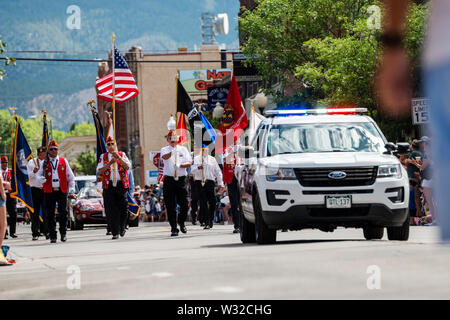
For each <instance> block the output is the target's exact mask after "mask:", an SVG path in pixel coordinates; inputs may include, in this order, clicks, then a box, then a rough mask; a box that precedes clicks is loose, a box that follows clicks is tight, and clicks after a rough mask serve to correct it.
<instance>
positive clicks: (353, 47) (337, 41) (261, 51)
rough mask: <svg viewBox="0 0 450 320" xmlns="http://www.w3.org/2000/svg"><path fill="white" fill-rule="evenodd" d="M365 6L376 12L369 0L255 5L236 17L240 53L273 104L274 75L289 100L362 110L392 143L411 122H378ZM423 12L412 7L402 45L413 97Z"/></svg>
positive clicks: (373, 46) (373, 50)
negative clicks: (291, 96) (406, 53)
mask: <svg viewBox="0 0 450 320" xmlns="http://www.w3.org/2000/svg"><path fill="white" fill-rule="evenodd" d="M371 5H378V6H379V7H380V8H381V7H382V5H381V3H379V2H378V1H374V0H359V1H355V0H340V1H336V0H270V1H269V0H260V1H259V5H258V7H257V8H256V9H255V10H253V11H246V12H245V13H244V14H243V15H242V17H241V18H240V28H241V31H242V32H243V34H244V35H245V37H246V40H247V42H246V43H245V44H244V45H243V47H242V51H243V53H245V54H246V55H248V56H249V57H250V59H249V63H250V64H253V65H255V66H256V68H257V69H258V71H259V72H260V74H261V76H262V77H263V79H264V80H265V91H266V93H271V94H274V95H275V96H276V98H277V99H278V100H282V99H285V98H286V97H284V95H285V94H286V91H284V90H283V91H276V92H274V90H273V89H272V88H271V87H270V79H272V77H274V76H276V75H278V76H279V77H280V82H281V85H282V88H283V89H286V88H290V87H291V89H293V90H291V91H290V92H294V96H303V97H305V96H309V99H310V100H313V101H315V102H319V103H325V104H353V105H357V106H361V107H367V108H368V109H369V111H370V113H371V115H372V116H373V117H375V119H376V120H377V121H378V123H379V124H380V126H382V127H383V129H386V130H384V131H387V132H388V134H387V135H388V138H389V139H391V140H395V138H397V137H398V135H399V133H400V132H401V131H402V130H403V131H408V130H410V129H411V123H410V121H406V122H403V123H395V124H392V123H384V122H383V120H382V119H381V117H379V115H378V114H377V112H376V100H375V98H374V96H375V95H374V92H373V89H372V80H373V76H374V73H375V70H376V67H377V62H378V58H379V54H380V49H381V48H380V45H379V43H378V41H377V37H376V36H377V33H379V30H377V29H376V28H373V25H370V24H369V16H370V15H369V13H368V8H369V7H370V6H371ZM427 12H428V9H427V6H424V5H412V7H411V11H410V15H409V19H408V34H407V37H406V40H405V44H406V46H407V49H408V50H409V53H410V55H411V57H412V61H413V74H412V75H413V78H414V84H415V86H414V87H415V89H416V94H417V93H418V90H419V87H420V77H419V75H420V70H419V52H420V48H421V45H422V43H423V39H424V32H425V23H426V17H427ZM277 21H278V22H277ZM299 84H301V85H299ZM292 87H293V88H292ZM391 129H392V130H391Z"/></svg>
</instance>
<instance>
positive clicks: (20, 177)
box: [11, 116, 34, 212]
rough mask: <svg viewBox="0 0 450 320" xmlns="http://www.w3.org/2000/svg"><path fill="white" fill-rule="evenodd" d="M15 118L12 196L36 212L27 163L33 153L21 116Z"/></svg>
mask: <svg viewBox="0 0 450 320" xmlns="http://www.w3.org/2000/svg"><path fill="white" fill-rule="evenodd" d="M13 119H14V120H16V134H15V136H14V148H13V161H12V177H11V197H12V198H17V199H19V200H20V201H22V202H23V204H25V206H27V208H28V210H30V211H31V212H34V209H33V200H32V198H31V187H30V180H29V179H28V170H27V163H28V160H30V158H31V157H32V153H31V149H30V146H29V145H28V142H27V139H26V138H25V135H24V134H23V131H22V128H21V127H20V124H19V118H17V116H14V118H13Z"/></svg>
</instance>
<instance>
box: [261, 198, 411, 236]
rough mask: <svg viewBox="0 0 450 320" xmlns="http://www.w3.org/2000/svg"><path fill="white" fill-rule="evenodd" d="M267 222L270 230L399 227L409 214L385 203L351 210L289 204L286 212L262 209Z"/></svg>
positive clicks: (406, 210) (405, 210) (359, 206)
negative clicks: (290, 205) (391, 207)
mask: <svg viewBox="0 0 450 320" xmlns="http://www.w3.org/2000/svg"><path fill="white" fill-rule="evenodd" d="M262 216H263V219H264V222H265V223H266V225H267V226H268V227H269V228H271V229H275V228H276V229H281V228H289V229H294V230H295V229H304V228H321V227H325V226H330V225H333V226H342V227H356V228H359V227H365V226H369V225H370V226H379V227H400V226H401V225H402V224H403V223H404V222H405V220H406V219H407V217H408V208H405V209H394V210H391V209H389V208H388V207H386V206H385V205H384V204H364V205H356V204H355V205H353V206H352V208H351V209H327V208H326V207H325V206H304V205H298V206H293V207H290V208H289V209H288V210H287V211H285V212H277V211H263V212H262Z"/></svg>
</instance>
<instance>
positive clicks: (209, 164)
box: [191, 155, 223, 187]
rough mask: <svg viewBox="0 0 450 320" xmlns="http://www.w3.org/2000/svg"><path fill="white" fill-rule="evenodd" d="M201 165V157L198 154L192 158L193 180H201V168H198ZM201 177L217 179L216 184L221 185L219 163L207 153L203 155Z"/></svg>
mask: <svg viewBox="0 0 450 320" xmlns="http://www.w3.org/2000/svg"><path fill="white" fill-rule="evenodd" d="M201 165H202V158H201V156H200V155H198V156H196V157H195V158H194V164H193V165H192V167H191V168H192V175H193V176H194V179H195V181H202V170H201V169H199V168H198V167H199V166H201ZM203 177H204V178H205V181H206V180H212V181H216V179H217V184H218V185H219V186H221V187H223V180H222V170H220V167H219V164H218V163H217V160H216V158H214V157H213V156H210V155H207V156H204V157H203Z"/></svg>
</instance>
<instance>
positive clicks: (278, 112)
mask: <svg viewBox="0 0 450 320" xmlns="http://www.w3.org/2000/svg"><path fill="white" fill-rule="evenodd" d="M366 112H367V108H356V107H344V108H339V107H337V108H336V107H335V108H320V109H275V110H266V111H265V112H264V113H265V114H266V115H267V116H304V115H321V114H360V113H366Z"/></svg>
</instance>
